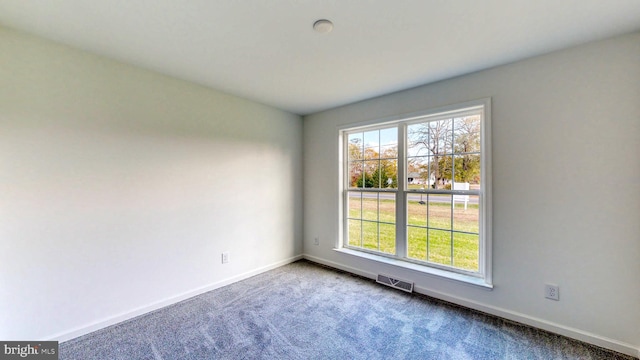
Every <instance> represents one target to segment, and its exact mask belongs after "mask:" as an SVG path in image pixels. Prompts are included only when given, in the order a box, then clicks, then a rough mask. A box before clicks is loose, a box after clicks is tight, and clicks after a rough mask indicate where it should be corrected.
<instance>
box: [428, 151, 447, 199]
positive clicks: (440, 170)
mask: <svg viewBox="0 0 640 360" xmlns="http://www.w3.org/2000/svg"><path fill="white" fill-rule="evenodd" d="M451 159H452V158H451V155H438V156H429V173H430V174H429V176H430V181H431V182H432V183H433V186H432V188H433V189H441V190H451V165H452V160H451Z"/></svg>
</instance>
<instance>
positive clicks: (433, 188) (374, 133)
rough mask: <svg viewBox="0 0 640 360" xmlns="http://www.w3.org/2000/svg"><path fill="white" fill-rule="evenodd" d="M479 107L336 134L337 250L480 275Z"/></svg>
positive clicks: (482, 165)
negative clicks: (340, 178) (340, 173)
mask: <svg viewBox="0 0 640 360" xmlns="http://www.w3.org/2000/svg"><path fill="white" fill-rule="evenodd" d="M484 104H486V103H483V105H477V104H476V105H473V106H466V107H461V108H460V109H458V110H453V111H447V113H440V114H433V115H427V116H421V117H413V118H411V119H403V120H398V121H395V122H393V123H387V125H384V127H381V126H380V125H378V126H377V127H375V125H374V126H372V127H360V128H358V129H353V130H350V129H346V130H343V134H344V135H345V149H348V150H346V151H345V163H346V169H345V170H346V173H347V174H349V176H348V179H345V187H344V189H345V197H344V198H343V199H344V203H345V213H346V215H345V222H344V223H343V225H344V228H345V231H344V234H343V242H342V244H343V246H344V247H347V248H352V249H355V250H361V251H366V252H373V253H376V254H380V255H383V256H390V257H393V258H397V259H402V260H406V261H409V262H414V263H420V264H424V265H428V266H431V267H436V268H440V269H444V270H450V271H453V272H459V273H463V274H470V275H473V276H479V277H481V278H482V277H485V276H486V275H487V274H486V272H487V269H488V267H486V264H487V254H486V253H485V251H487V249H488V247H487V246H486V242H487V240H486V239H485V238H484V237H485V232H484V229H485V228H486V227H485V226H484V225H483V221H484V220H485V219H486V214H485V213H484V211H485V209H486V207H485V204H484V202H485V200H486V199H485V194H486V193H485V189H484V185H485V184H484V182H485V175H486V174H485V173H484V172H486V171H487V170H486V169H485V167H486V166H485V165H486V164H485V163H484V161H485V158H486V157H487V156H488V154H487V152H486V149H483V146H486V144H487V143H488V141H485V140H486V138H487V135H486V134H485V133H484V130H485V128H486V127H485V123H486V121H487V120H486V119H485V108H486V106H485V105H484ZM394 135H395V139H393V138H394ZM483 135H484V138H483ZM356 150H357V151H356ZM483 150H484V153H483ZM398 174H403V177H404V179H398ZM385 180H386V181H385ZM398 182H399V183H398ZM390 214H393V216H391V215H390ZM392 229H393V230H392Z"/></svg>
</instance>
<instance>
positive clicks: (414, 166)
mask: <svg viewBox="0 0 640 360" xmlns="http://www.w3.org/2000/svg"><path fill="white" fill-rule="evenodd" d="M432 184H433V179H432V177H430V176H429V158H428V157H426V156H420V157H413V158H409V159H408V160H407V185H408V188H409V189H428V188H429V187H430V186H431V185H432Z"/></svg>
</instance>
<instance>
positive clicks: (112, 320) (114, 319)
mask: <svg viewBox="0 0 640 360" xmlns="http://www.w3.org/2000/svg"><path fill="white" fill-rule="evenodd" d="M300 259H302V255H297V256H294V257H291V258H288V259H285V260H282V261H278V262H276V263H273V264H270V265H267V266H263V267H261V268H258V269H254V270H251V271H247V272H245V273H242V274H239V275H236V276H233V277H231V278H228V279H224V280H221V281H218V282H215V283H212V284H208V285H205V286H202V287H199V288H197V289H193V290H190V291H186V292H183V293H181V294H178V295H175V296H171V297H168V298H166V299H163V300H159V301H155V302H153V303H151V304H148V305H144V306H140V307H138V308H135V309H133V310H130V311H127V312H124V313H121V314H118V315H114V316H109V317H107V318H104V319H101V320H98V321H95V322H93V323H90V324H87V325H83V326H80V327H77V328H75V329H71V330H66V331H63V332H60V333H57V334H55V335H51V336H48V337H46V339H47V340H53V341H60V342H64V341H67V340H71V339H73V338H76V337H78V336H82V335H86V334H88V333H91V332H94V331H96V330H100V329H102V328H105V327H107V326H111V325H115V324H117V323H120V322H122V321H125V320H129V319H132V318H134V317H136V316H140V315H143V314H146V313H148V312H151V311H154V310H157V309H160V308H163V307H165V306H169V305H172V304H175V303H178V302H180V301H183V300H186V299H188V298H191V297H194V296H197V295H200V294H204V293H206V292H208V291H211V290H215V289H218V288H221V287H223V286H226V285H229V284H233V283H235V282H238V281H240V280H244V279H247V278H250V277H252V276H255V275H258V274H260V273H263V272H265V271H269V270H272V269H275V268H278V267H280V266H283V265H286V264H290V263H292V262H294V261H298V260H300Z"/></svg>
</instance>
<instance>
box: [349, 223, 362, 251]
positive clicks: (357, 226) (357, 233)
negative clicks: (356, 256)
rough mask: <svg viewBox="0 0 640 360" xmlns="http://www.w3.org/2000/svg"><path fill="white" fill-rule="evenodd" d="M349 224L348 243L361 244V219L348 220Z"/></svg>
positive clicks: (352, 244)
mask: <svg viewBox="0 0 640 360" xmlns="http://www.w3.org/2000/svg"><path fill="white" fill-rule="evenodd" d="M348 224H349V245H351V246H358V247H360V246H362V240H361V235H362V233H361V230H362V221H360V220H351V219H349V220H348Z"/></svg>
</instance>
